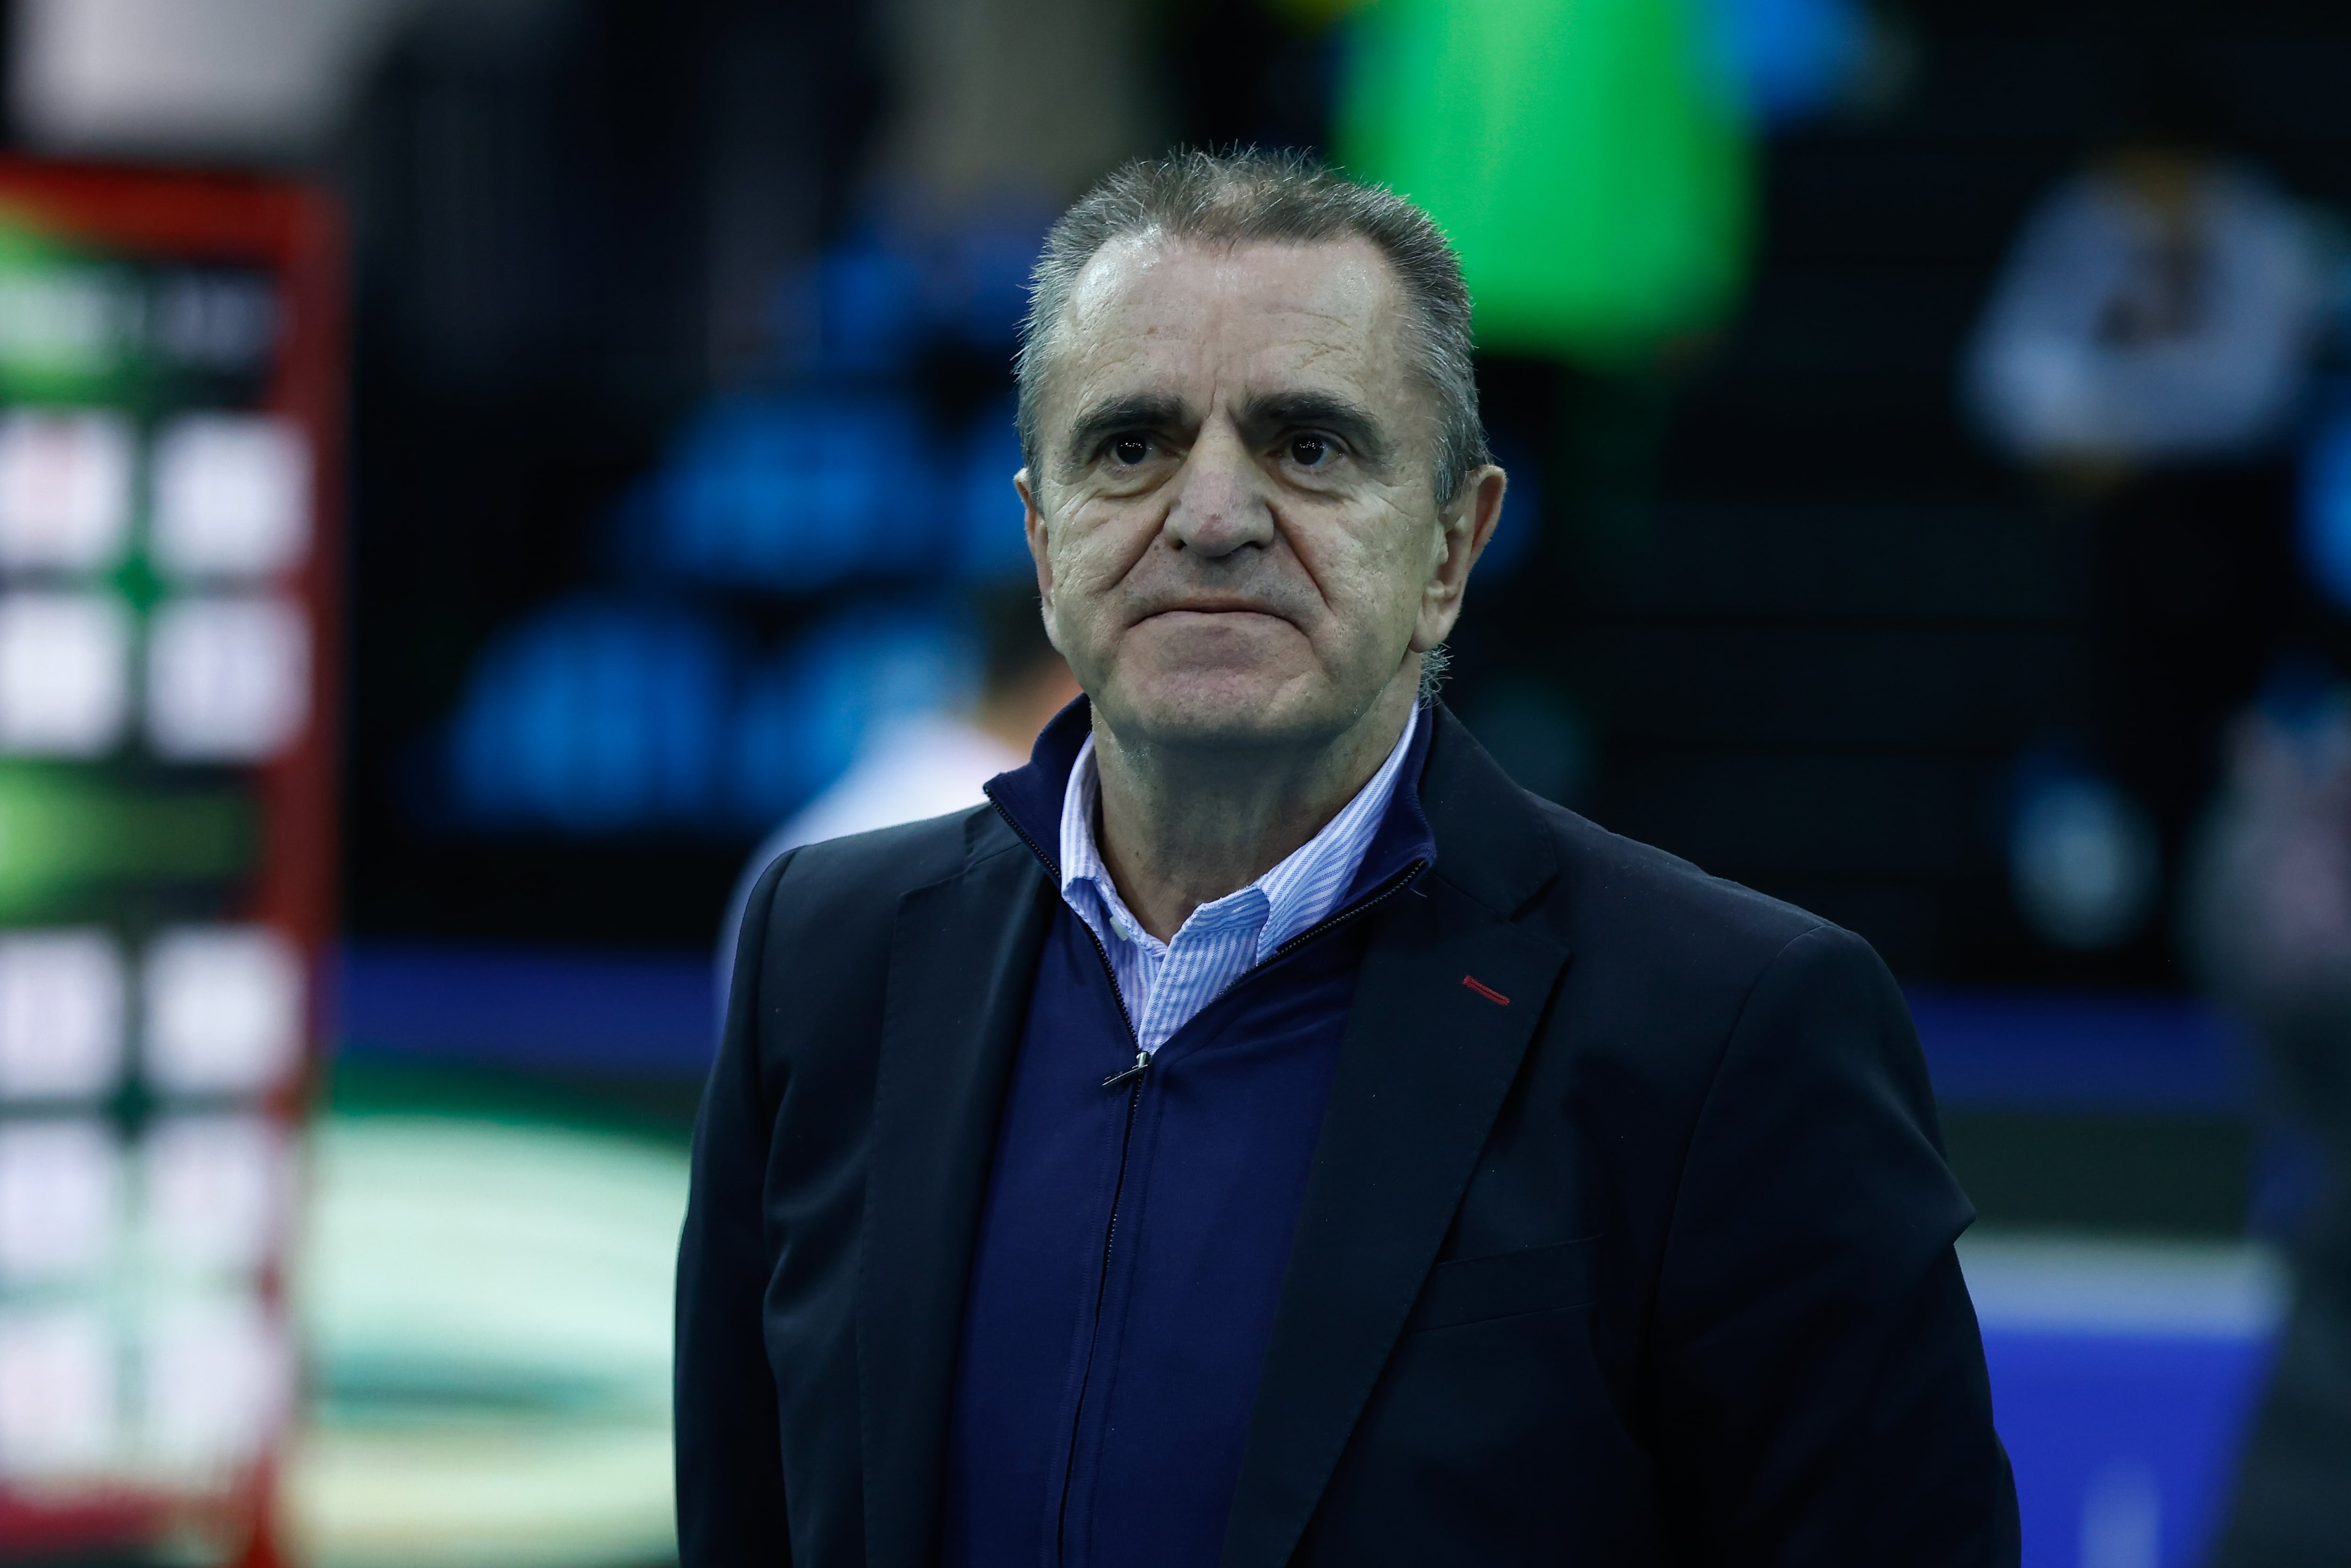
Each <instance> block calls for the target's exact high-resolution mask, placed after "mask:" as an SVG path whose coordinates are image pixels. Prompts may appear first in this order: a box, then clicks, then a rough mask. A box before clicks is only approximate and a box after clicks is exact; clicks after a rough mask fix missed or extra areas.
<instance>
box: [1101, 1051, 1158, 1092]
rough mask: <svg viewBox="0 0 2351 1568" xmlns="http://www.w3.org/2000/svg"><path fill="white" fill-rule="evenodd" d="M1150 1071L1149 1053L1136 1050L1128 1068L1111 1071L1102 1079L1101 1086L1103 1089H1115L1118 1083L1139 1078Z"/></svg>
mask: <svg viewBox="0 0 2351 1568" xmlns="http://www.w3.org/2000/svg"><path fill="white" fill-rule="evenodd" d="M1148 1071H1151V1053H1150V1052H1149V1051H1136V1052H1135V1053H1134V1066H1132V1067H1130V1068H1128V1069H1127V1070H1126V1071H1123V1072H1113V1073H1112V1074H1111V1075H1110V1076H1109V1077H1108V1078H1105V1079H1103V1080H1102V1087H1103V1088H1105V1089H1115V1088H1117V1087H1118V1086H1119V1085H1120V1084H1122V1083H1123V1082H1126V1081H1127V1080H1128V1079H1130V1078H1140V1077H1142V1076H1143V1075H1144V1073H1146V1072H1148Z"/></svg>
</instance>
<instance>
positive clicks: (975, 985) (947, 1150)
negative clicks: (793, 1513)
mask: <svg viewBox="0 0 2351 1568" xmlns="http://www.w3.org/2000/svg"><path fill="white" fill-rule="evenodd" d="M978 823H979V827H978V831H979V832H980V833H981V834H984V835H986V836H985V837H983V838H982V839H981V842H982V843H983V844H986V843H987V841H988V840H990V839H1000V841H1001V848H1000V852H995V853H989V854H977V855H976V856H975V859H974V860H973V862H971V863H970V864H969V865H968V866H967V869H966V870H965V871H964V873H962V874H961V875H960V876H957V877H956V878H954V879H953V880H951V881H948V882H944V883H935V884H934V885H932V886H930V887H925V888H918V889H916V890H915V891H914V892H913V893H910V894H907V895H906V896H905V898H904V900H903V901H902V902H901V904H900V905H899V910H898V923H897V927H896V929H895V931H894V933H893V938H892V945H891V951H890V990H889V998H888V1001H887V1003H886V1006H885V1010H884V1013H883V1025H882V1047H881V1056H880V1064H879V1067H878V1069H877V1072H876V1079H875V1082H874V1089H873V1121H872V1140H873V1142H872V1151H871V1155H870V1158H869V1160H868V1163H867V1166H866V1177H865V1222H864V1237H863V1241H864V1257H863V1269H862V1277H861V1279H860V1281H859V1288H858V1297H857V1361H858V1385H859V1389H860V1392H861V1395H862V1406H863V1408H862V1412H861V1415H862V1420H861V1422H860V1442H861V1452H862V1458H863V1461H864V1474H865V1498H864V1504H865V1545H866V1561H867V1562H868V1563H872V1564H873V1565H874V1568H914V1565H915V1564H918V1563H926V1562H928V1561H929V1560H930V1558H931V1556H932V1554H933V1551H934V1537H935V1531H936V1530H937V1524H938V1509H939V1490H940V1484H941V1477H942V1474H943V1466H944V1463H945V1453H946V1427H947V1417H948V1404H949V1401H950V1400H951V1398H952V1397H953V1393H954V1382H955V1367H956V1346H957V1341H958V1339H959V1338H960V1335H961V1331H962V1324H963V1295H964V1288H965V1281H966V1278H967V1274H968V1272H969V1269H970V1260H971V1249H972V1241H973V1236H974V1233H975V1231H976V1229H977V1225H978V1219H979V1208H980V1201H981V1198H982V1196H983V1193H984V1189H985V1188H986V1186H987V1167H988V1161H989V1159H990V1157H991V1155H992V1154H993V1152H994V1149H995V1142H996V1124H997V1118H998V1114H999V1113H1000V1112H1001V1109H1002V1103H1003V1098H1004V1092H1005V1085H1006V1082H1007V1081H1008V1074H1009V1071H1010V1067H1011V1063H1012V1059H1013V1055H1014V1053H1015V1051H1016V1049H1017V1047H1018V1044H1019V1030H1020V1024H1021V1019H1022V1017H1023V1011H1024V1008H1025V1004H1026V1002H1027V1000H1028V996H1029V985H1030V981H1031V978H1032V977H1033V976H1034V974H1035V971H1036V966H1037V955H1038V950H1039V948H1040V946H1041V945H1042V943H1043V941H1044V937H1045V932H1046V929H1047V926H1048V924H1049V922H1050V918H1051V912H1052V906H1053V896H1054V895H1053V890H1052V886H1051V884H1050V883H1049V882H1048V881H1047V880H1046V879H1045V876H1044V874H1043V872H1042V870H1041V868H1040V867H1039V865H1038V864H1037V862H1036V860H1035V858H1034V857H1033V856H1031V855H1030V854H1029V853H1028V852H1027V851H1026V850H1024V849H1022V848H1021V847H1020V846H1019V843H1018V841H1016V840H1015V839H1014V838H1013V835H1012V834H1011V833H1010V832H1009V831H1007V830H1006V829H1005V828H1004V827H1003V824H1002V823H1001V822H1000V821H998V819H997V818H996V816H995V813H993V812H990V813H988V814H987V816H986V817H985V818H981V819H978Z"/></svg>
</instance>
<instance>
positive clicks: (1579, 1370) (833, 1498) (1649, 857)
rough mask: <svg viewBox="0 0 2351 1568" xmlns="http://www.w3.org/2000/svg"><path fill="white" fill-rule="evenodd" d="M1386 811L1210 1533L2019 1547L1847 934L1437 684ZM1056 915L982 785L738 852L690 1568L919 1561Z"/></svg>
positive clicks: (701, 1197) (1945, 1179)
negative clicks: (1423, 844) (1379, 896)
mask: <svg viewBox="0 0 2351 1568" xmlns="http://www.w3.org/2000/svg"><path fill="white" fill-rule="evenodd" d="M1419 800H1420V804H1421V807H1422V810H1424V811H1425V813H1426V820H1427V825H1428V829H1429V832H1430V835H1431V838H1432V840H1433V842H1434V846H1435V860H1434V863H1433V865H1431V866H1430V868H1429V869H1428V870H1427V871H1426V873H1423V874H1422V875H1421V876H1420V878H1419V879H1418V881H1417V882H1416V883H1415V889H1416V893H1415V895H1413V896H1405V897H1398V898H1394V899H1390V900H1387V901H1385V902H1384V904H1381V905H1380V907H1379V908H1378V909H1377V910H1376V911H1375V912H1374V913H1373V914H1371V915H1367V916H1366V917H1365V919H1364V922H1363V926H1364V929H1363V931H1362V934H1361V941H1362V948H1361V952H1362V957H1361V962H1360V966H1359V968H1358V970H1357V974H1356V978H1355V984H1354V994H1353V1005H1352V1009H1351V1010H1350V1016H1349V1022H1348V1025H1347V1028H1346V1030H1345V1033H1344V1036H1343V1044H1342V1047H1341V1050H1340V1051H1339V1055H1338V1060H1337V1061H1336V1063H1335V1066H1334V1068H1333V1070H1332V1080H1331V1083H1330V1088H1329V1091H1328V1097H1327V1103H1326V1105H1325V1107H1324V1110H1323V1113H1322V1119H1321V1124H1320V1129H1319V1132H1318V1133H1317V1134H1316V1136H1315V1141H1314V1146H1313V1150H1312V1158H1311V1165H1310V1166H1309V1167H1308V1170H1307V1172H1306V1176H1305V1182H1304V1191H1303V1194H1302V1196H1301V1197H1300V1199H1299V1200H1298V1204H1297V1219H1296V1230H1295V1239H1294V1241H1293V1242H1292V1245H1291V1248H1290V1257H1289V1260H1288V1263H1287V1267H1286V1270H1285V1271H1284V1273H1283V1275H1282V1278H1281V1282H1280V1290H1279V1293H1278V1297H1277V1299H1276V1301H1275V1302H1274V1306H1273V1310H1272V1315H1271V1322H1270V1328H1269V1329H1268V1330H1267V1331H1266V1347H1265V1350H1264V1354H1263V1357H1262V1367H1263V1370H1262V1374H1261V1376H1260V1377H1259V1382H1258V1386H1257V1391H1256V1396H1255V1400H1254V1403H1253V1406H1252V1408H1251V1411H1250V1415H1249V1421H1248V1426H1247V1429H1246V1434H1245V1437H1244V1438H1243V1441H1242V1444H1241V1448H1240V1454H1239V1460H1238V1473H1237V1476H1236V1479H1234V1481H1233V1483H1232V1488H1231V1500H1230V1504H1229V1507H1228V1510H1227V1512H1226V1517H1225V1518H1224V1520H1223V1521H1221V1525H1220V1527H1214V1528H1211V1529H1210V1530H1209V1531H1208V1532H1207V1538H1208V1539H1212V1540H1217V1541H1220V1542H1221V1545H1220V1550H1219V1552H1218V1560H1219V1561H1220V1562H1221V1563H1224V1564H1227V1565H1228V1568H1276V1565H1278V1564H1282V1563H1312V1564H1330V1565H1334V1568H1335V1565H1346V1568H1360V1565H1377V1564H1387V1563H1395V1564H1399V1565H1401V1564H1422V1563H1465V1564H1468V1563H1475V1564H1481V1565H1497V1564H1520V1563H1525V1564H1535V1563H1543V1564H1555V1563H1562V1562H1574V1563H1594V1564H1598V1563H1607V1564H1639V1563H1690V1564H1698V1563H1707V1564H1714V1563H1740V1564H1750V1563H1751V1564H1765V1563H1769V1564H1789V1565H1794V1564H1807V1565H1809V1564H1839V1563H1869V1564H1876V1563H1903V1564H1960V1563H1966V1564H1979V1563H1981V1564H2007V1563H2014V1562H2015V1561H2016V1557H2017V1542H2016V1516H2015V1501H2014V1494H2013V1489H2012V1486H2011V1480H2010V1476H2009V1470H2008V1464H2007V1460H2006V1458H2005V1456H2004V1455H2003V1454H2002V1452H2001V1448H2000V1444H1999V1441H1998V1439H1997V1437H1995V1436H1994V1434H1993V1431H1992V1427H1991V1404H1990V1396H1989V1392H1988V1389H1987V1385H1986V1380H1985V1375H1984V1366H1983V1353H1982V1347H1981V1344H1980V1338H1979V1335H1978V1333H1977V1329H1976V1323H1975V1317H1974V1313H1973V1311H1972V1309H1971V1307H1970V1303H1969V1301H1968V1297H1967V1291H1966V1288H1965V1286H1964V1284H1963V1283H1962V1281H1961V1280H1960V1277H1959V1267H1958V1263H1957V1260H1956V1258H1955V1256H1954V1254H1953V1252H1952V1249H1951V1242H1952V1239H1954V1238H1955V1237H1956V1236H1957V1235H1958V1234H1959V1231H1960V1229H1961V1228H1964V1226H1965V1225H1966V1224H1967V1222H1968V1220H1969V1218H1970V1208H1969V1207H1968V1204H1967V1201H1966V1199H1965V1197H1963V1196H1962V1195H1961V1193H1960V1192H1959V1187H1958V1186H1957V1184H1956V1183H1955V1182H1954V1181H1953V1180H1952V1178H1951V1176H1950V1174H1949V1170H1948V1168H1947V1167H1946V1166H1945V1164H1944V1161H1943V1157H1942V1154H1941V1150H1940V1145H1939V1141H1938V1134H1937V1132H1936V1126H1935V1117H1934V1109H1933V1102H1932V1099H1931V1096H1930V1093H1929V1091H1928V1083H1927V1077H1926V1072H1925V1068H1924V1065H1923V1062H1922V1061H1921V1060H1920V1057H1919V1053H1918V1048H1917V1040H1916V1038H1915V1037H1914V1035H1913V1034H1912V1031H1911V1029H1910V1025H1909V1021H1908V1019H1907V1014H1906V1012H1905V1010H1904V1008H1903V1005H1902V1000H1901V997H1900V994H1899V992H1898V991H1897V990H1896V988H1895V987H1894V984H1893V982H1892V980H1891V978H1890V977H1888V976H1887V975H1886V971H1885V968H1884V967H1883V966H1882V965H1881V964H1880V963H1879V962H1878V960H1877V958H1876V955H1875V954H1873V953H1872V952H1871V951H1870V950H1869V948H1868V947H1867V946H1866V945H1865V944H1864V943H1862V942H1861V941H1860V940H1859V939H1858V938H1856V937H1854V936H1851V935H1849V934H1847V933H1845V932H1843V931H1840V930H1838V929H1836V928H1835V927H1834V926H1830V925H1824V924H1823V923H1822V922H1820V921H1818V920H1816V919H1814V918H1813V917H1812V916H1810V915H1805V914H1804V913H1803V912H1802V911H1801V910H1796V909H1792V908H1790V907H1789V906H1787V905H1785V904H1778V903H1775V902H1773V901H1771V900H1769V899H1765V898H1762V897H1760V896H1758V895H1757V894H1752V893H1750V892H1748V891H1746V890H1745V889H1742V888H1739V887H1736V886H1733V885H1731V884H1729V883H1722V882H1719V881H1716V880H1714V879H1712V878H1709V877H1707V876H1706V875H1704V874H1703V873H1700V872H1698V871H1697V870H1696V869H1695V868H1693V867H1691V866H1689V865H1687V864H1686V863H1684V862H1680V861H1677V860H1675V859H1673V858H1672V857H1670V856H1667V855H1664V854H1661V853H1659V852H1656V851H1654V850H1650V849H1646V848H1645V847H1643V846H1641V845H1638V844H1635V843H1632V842H1629V841H1625V840H1623V839H1620V838H1617V837H1615V836H1614V835H1612V834H1609V833H1607V832H1604V831H1602V830H1600V829H1598V828H1596V827H1594V826H1593V825H1592V824H1591V823H1589V822H1587V821H1583V819H1581V818H1579V817H1576V816H1574V815H1573V814H1572V813H1570V812H1567V811H1564V810H1560V809H1559V808H1557V807H1554V806H1552V805H1550V804H1548V803H1546V802H1544V801H1541V800H1538V799H1536V798H1534V797H1532V796H1530V795H1527V794H1526V793H1524V792H1523V791H1521V790H1520V789H1517V788H1516V787H1515V786H1513V785H1512V784H1511V783H1510V780H1509V779H1507V778H1506V777H1505V776H1503V775H1502V773H1501V772H1500V771H1499V769H1498V768H1495V766H1494V765H1493V763H1492V762H1491V760H1490V759H1489V758H1487V757H1486V755H1485V754H1484V752H1483V751H1481V750H1480V749H1479V747H1478V746H1477V745H1476V743H1475V742H1474V741H1472V740H1471V739H1470V738H1469V737H1468V734H1467V732H1466V731H1464V730H1463V729H1462V728H1461V727H1460V726H1459V725H1458V724H1457V723H1456V722H1454V721H1453V720H1452V718H1451V717H1450V716H1449V715H1446V714H1444V713H1443V712H1442V710H1439V712H1438V715H1437V724H1436V727H1435V731H1434V735H1433V737H1432V739H1431V742H1430V746H1429V752H1428V758H1427V762H1426V768H1425V769H1424V771H1423V773H1422V775H1421V778H1420V780H1419ZM1060 907H1061V901H1060V897H1059V894H1057V893H1056V891H1055V889H1054V887H1053V885H1052V883H1051V882H1050V880H1049V878H1048V876H1047V874H1046V872H1045V870H1044V868H1043V867H1042V866H1041V865H1040V863H1039V860H1038V857H1037V855H1035V854H1034V853H1032V852H1031V851H1030V849H1029V846H1027V845H1026V844H1024V843H1023V842H1022V841H1021V839H1020V837H1019V835H1018V834H1017V833H1016V832H1015V831H1014V830H1013V829H1012V827H1011V826H1010V824H1009V823H1008V822H1007V821H1006V820H1005V818H1004V817H1003V816H1002V815H1001V814H1000V813H998V811H997V810H994V809H993V808H988V807H983V808H979V809H977V810H972V811H969V812H967V813H963V814H960V815H957V816H953V817H947V818H942V819H939V820H936V821H931V822H925V823H917V824H914V825H912V826H909V827H904V828H895V829H890V830H886V831H883V832H879V833H872V834H866V835H862V836H860V837H857V838H852V839H845V840H839V841H833V842H831V843H824V844H817V845H811V846H810V847H808V848H805V849H802V850H799V851H797V852H794V853H793V854H791V855H790V856H788V857H787V858H785V859H784V860H782V861H779V862H778V863H777V864H776V865H775V866H773V867H771V868H770V869H769V870H768V873H767V874H766V875H765V876H764V877H763V878H762V879H761V881H760V883H759V885H758V889H757V891H756V892H755V893H754V894H753V896H752V899H751V901H750V904H749V908H748V912H747V915H746V916H745V920H744V925H743V930H742V940H741V943H740V947H739V951H738V954H737V969H736V977H735V984H734V993H733V1001H732V1005H731V1007H730V1009H729V1017H728V1020H727V1026H726V1037H725V1041H724V1044H723V1047H722V1049H721V1051H720V1056H719V1061H718V1063H717V1065H716V1069H715V1071H714V1073H713V1076H712V1080H711V1084H710V1089H709V1092H708V1093H707V1095H706V1096H705V1103H704V1107H703V1113H702V1120H701V1124H700V1127H699V1130H698V1134H697V1136H696V1141H695V1161H694V1191H693V1197H692V1200H691V1204H690V1207H689V1210H688V1214H687V1218H686V1225H685V1233H684V1244H683V1248H682V1250H681V1255H680V1260H679V1282H678V1359H677V1426H678V1432H677V1436H678V1444H677V1456H678V1511H679V1536H680V1550H681V1553H682V1559H683V1562H684V1564H686V1565H687V1568H717V1565H719V1564H727V1565H737V1564H752V1563H758V1564H782V1563H798V1564H810V1565H824V1568H849V1565H850V1564H871V1565H873V1568H915V1565H917V1564H928V1563H935V1562H936V1561H937V1559H938V1556H939V1553H940V1551H941V1548H942V1544H943V1539H944V1537H943V1530H944V1524H945V1519H946V1490H947V1477H948V1469H949V1466H948V1452H949V1433H950V1426H951V1412H952V1410H953V1407H954V1403H955V1390H956V1378H957V1368H958V1362H959V1357H960V1354H961V1350H962V1329H963V1325H964V1322H965V1317H966V1304H967V1295H968V1291H969V1288H970V1281H971V1279H972V1272H973V1267H974V1259H975V1250H976V1242H977V1236H978V1234H979V1230H980V1226H981V1218H982V1214H983V1211H984V1208H985V1202H986V1193H985V1188H986V1186H987V1179H988V1172H989V1170H990V1166H991V1161H992V1158H993V1155H994V1152H995V1149H996V1147H997V1143H998V1136H997V1134H998V1127H999V1124H1000V1122H1001V1119H1002V1117H1003V1115H1004V1113H1005V1109H1006V1098H1007V1092H1008V1085H1009V1083H1010V1082H1011V1080H1012V1075H1013V1070H1014V1066H1015V1061H1016V1058H1017V1056H1018V1054H1019V1040H1020V1038H1021V1034H1022V1030H1023V1024H1024V1021H1025V1020H1026V1019H1027V1017H1028V1015H1029V1001H1030V993H1031V989H1032V987H1033V985H1034V982H1035V977H1036V976H1037V974H1038V972H1039V965H1040V956H1041V955H1042V954H1043V952H1044V948H1045V944H1046V942H1047V939H1048V936H1049V933H1050V931H1051V929H1052V928H1053V925H1054V924H1055V911H1056V910H1057V909H1058V908H1060Z"/></svg>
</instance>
